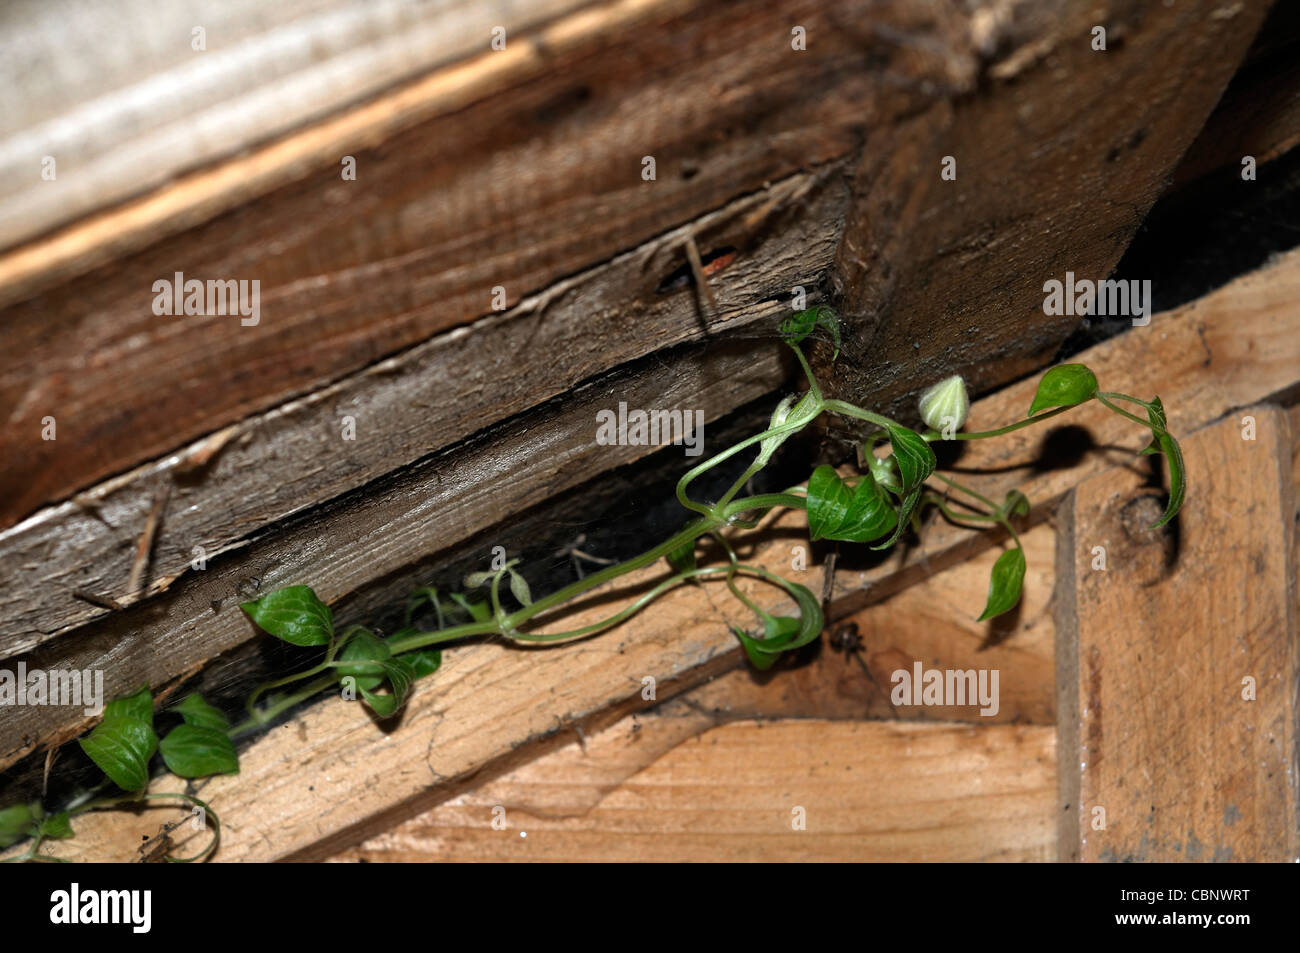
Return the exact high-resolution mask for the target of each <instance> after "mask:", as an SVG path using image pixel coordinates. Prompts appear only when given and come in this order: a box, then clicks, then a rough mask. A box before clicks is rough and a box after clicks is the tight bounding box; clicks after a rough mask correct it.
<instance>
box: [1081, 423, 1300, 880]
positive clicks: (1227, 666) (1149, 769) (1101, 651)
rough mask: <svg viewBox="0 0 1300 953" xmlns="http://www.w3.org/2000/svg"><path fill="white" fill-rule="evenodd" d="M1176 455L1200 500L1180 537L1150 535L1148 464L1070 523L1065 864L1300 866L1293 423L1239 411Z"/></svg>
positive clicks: (1094, 494)
mask: <svg viewBox="0 0 1300 953" xmlns="http://www.w3.org/2000/svg"><path fill="white" fill-rule="evenodd" d="M1245 416H1251V417H1253V418H1254V419H1255V421H1256V426H1257V428H1258V429H1257V439H1255V440H1245V439H1243V430H1242V427H1243V424H1242V420H1241V418H1243V417H1245ZM1183 447H1184V451H1185V455H1186V460H1187V468H1188V472H1189V474H1190V480H1189V486H1190V490H1189V493H1190V494H1191V496H1190V497H1189V500H1190V502H1189V504H1188V505H1186V506H1185V507H1184V508H1183V510H1182V512H1181V514H1180V515H1179V518H1178V520H1177V521H1176V523H1174V524H1172V528H1171V529H1168V530H1165V531H1150V530H1148V529H1147V527H1149V526H1150V524H1151V523H1153V522H1154V521H1155V520H1154V517H1158V515H1159V513H1160V509H1161V506H1160V503H1159V498H1158V492H1157V491H1154V490H1151V489H1147V488H1144V478H1145V477H1146V472H1144V471H1145V468H1144V467H1132V468H1131V470H1130V469H1117V470H1114V471H1111V472H1108V473H1104V474H1100V475H1098V476H1095V477H1092V478H1090V479H1088V480H1086V481H1084V482H1083V483H1081V484H1080V486H1079V487H1078V488H1077V489H1076V490H1075V491H1074V493H1073V495H1072V497H1071V499H1070V502H1069V503H1068V504H1067V507H1066V509H1065V512H1064V514H1063V518H1062V523H1063V530H1062V534H1061V537H1060V539H1061V545H1062V549H1061V559H1060V561H1059V564H1060V565H1061V567H1062V578H1061V579H1060V582H1059V587H1058V588H1059V591H1060V592H1061V598H1060V599H1059V600H1058V602H1057V608H1058V612H1059V614H1058V633H1059V634H1058V646H1059V650H1060V662H1059V668H1058V672H1059V677H1060V692H1061V701H1060V706H1059V711H1060V745H1059V752H1060V760H1061V769H1060V770H1061V774H1060V780H1061V794H1060V804H1059V805H1058V812H1059V818H1060V825H1061V826H1060V836H1061V847H1060V852H1061V857H1062V859H1081V860H1085V861H1090V860H1103V861H1177V860H1190V861H1197V860H1200V861H1206V860H1214V861H1231V860H1237V861H1265V860H1271V861H1295V860H1297V859H1300V815H1298V814H1297V804H1298V803H1300V800H1298V798H1297V786H1298V784H1300V780H1298V777H1297V771H1296V761H1297V748H1296V744H1297V731H1296V729H1297V712H1298V711H1300V708H1298V704H1300V699H1298V698H1297V688H1298V686H1300V658H1298V650H1300V646H1298V643H1297V629H1296V565H1295V554H1296V549H1295V521H1294V517H1295V499H1294V486H1293V483H1292V436H1291V433H1290V427H1289V423H1288V419H1287V415H1286V413H1285V412H1283V411H1282V410H1279V409H1277V408H1271V407H1253V408H1243V409H1240V410H1238V411H1235V412H1234V413H1232V414H1231V415H1229V416H1228V417H1226V418H1224V419H1223V420H1222V421H1220V422H1218V423H1216V424H1214V425H1212V426H1210V427H1207V428H1205V429H1203V430H1200V431H1198V432H1196V433H1194V434H1192V435H1190V436H1189V437H1187V438H1186V439H1185V440H1184V441H1183ZM1098 546H1100V547H1104V549H1105V558H1106V569H1105V571H1099V570H1096V569H1094V568H1093V566H1094V560H1095V558H1096V554H1095V553H1094V547H1098ZM1248 692H1250V693H1251V694H1252V695H1253V697H1249V696H1248V694H1247V693H1248ZM1100 811H1104V816H1103V815H1102V814H1101V813H1099V812H1100ZM1103 822H1104V825H1103Z"/></svg>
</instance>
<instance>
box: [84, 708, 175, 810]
mask: <svg viewBox="0 0 1300 953" xmlns="http://www.w3.org/2000/svg"><path fill="white" fill-rule="evenodd" d="M77 743H78V744H79V745H81V750H82V751H84V752H86V754H87V755H88V756H89V757H90V760H91V761H93V762H95V764H96V765H98V766H99V769H100V770H101V771H103V772H104V773H105V774H106V775H108V778H109V780H110V781H112V782H113V783H114V784H116V785H117V786H118V787H120V788H121V789H122V790H124V791H139V790H141V789H143V788H144V786H145V785H146V784H148V783H149V759H150V758H152V757H153V753H154V752H155V751H157V750H158V736H157V735H155V734H154V732H153V726H152V725H151V724H150V723H149V722H147V721H143V720H142V719H140V718H135V717H132V716H130V715H122V714H114V715H105V717H104V720H103V721H101V722H100V723H99V724H98V725H96V726H95V729H94V731H92V732H91V733H90V734H88V735H87V736H86V737H84V738H79V739H78V740H77Z"/></svg>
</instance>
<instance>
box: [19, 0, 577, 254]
mask: <svg viewBox="0 0 1300 953" xmlns="http://www.w3.org/2000/svg"><path fill="white" fill-rule="evenodd" d="M580 6H582V3H581V2H580V0H526V2H521V0H475V2H473V3H463V2H460V0H279V2H276V3H273V4H268V3H264V2H262V0H233V2H222V3H218V4H214V3H211V2H207V0H170V2H168V3H163V4H159V3H155V2H152V0H109V2H105V3H98V4H95V5H93V6H87V5H85V4H78V3H75V2H72V3H69V2H51V3H44V2H23V0H15V2H12V3H7V4H5V6H4V9H3V11H0V16H2V18H3V22H2V23H0V247H3V246H8V245H11V244H14V243H16V242H18V241H22V240H27V239H32V238H35V237H36V236H37V235H39V234H41V233H42V232H46V231H48V230H49V229H50V228H52V227H54V226H56V225H62V224H65V223H67V222H68V221H70V220H72V219H74V218H76V217H77V216H81V215H85V214H87V213H89V212H91V211H94V210H97V209H100V208H103V207H104V206H108V205H113V204H115V203H117V202H120V201H122V200H124V199H128V198H133V197H135V196H137V195H140V194H142V193H144V192H147V191H149V190H150V189H153V188H156V187H158V186H161V185H163V184H164V183H166V182H168V181H169V180H170V179H172V178H174V177H176V176H177V175H179V174H181V173H184V172H188V171H190V170H192V169H194V168H195V167H197V166H201V165H204V164H207V163H210V162H213V161H216V160H219V159H223V158H226V157H228V156H231V155H234V154H236V153H239V152H241V151H243V150H246V149H249V148H250V147H253V146H256V145H259V144H261V143H263V142H265V141H266V140H267V139H270V138H272V137H274V136H276V135H280V134H282V133H284V132H287V131H289V130H291V129H293V128H295V127H297V126H301V125H302V124H304V123H306V122H309V121H312V120H316V119H319V118H321V117H322V116H325V115H328V114H329V113H331V112H333V111H336V110H338V109H339V108H341V107H344V106H347V105H350V104H354V103H357V102H360V101H362V100H364V99H366V98H368V97H371V96H374V95H375V94H377V93H380V92H381V91H383V90H385V88H386V87H390V86H392V85H394V84H396V83H398V82H400V81H404V80H409V79H410V78H411V77H412V76H414V75H417V74H419V73H421V72H425V71H427V70H429V69H431V68H434V67H437V66H439V65H443V64H447V63H450V62H452V61H455V60H460V59H468V58H469V57H471V56H476V55H478V54H480V53H483V52H485V51H486V50H487V49H488V44H489V41H490V39H491V30H492V28H493V27H494V26H498V25H499V26H502V27H503V28H505V29H506V31H507V36H508V37H509V36H513V35H515V34H516V33H517V32H518V31H523V30H526V29H527V28H528V27H530V26H536V25H537V24H539V23H541V22H544V21H545V20H547V19H550V18H554V17H556V16H558V15H560V14H563V13H566V12H569V11H571V10H573V9H574V8H576V7H580ZM199 26H201V27H202V28H203V29H204V31H205V35H204V37H203V39H204V48H203V49H202V50H195V49H194V48H193V46H192V43H193V41H194V37H193V34H192V32H191V31H192V30H194V29H195V28H196V27H199ZM44 156H52V157H54V158H55V159H56V160H57V163H58V165H57V171H58V177H57V178H56V179H54V180H53V181H47V180H44V179H42V176H41V160H42V158H43V157H44Z"/></svg>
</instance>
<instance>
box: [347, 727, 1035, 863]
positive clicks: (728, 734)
mask: <svg viewBox="0 0 1300 953" xmlns="http://www.w3.org/2000/svg"><path fill="white" fill-rule="evenodd" d="M668 720H670V719H667V718H643V719H639V720H638V721H636V722H635V723H629V722H620V723H619V724H618V725H616V726H614V727H612V728H609V729H607V730H606V731H604V732H602V733H601V734H599V735H596V736H595V737H593V738H591V739H589V740H588V741H587V745H586V748H585V750H584V749H583V748H582V747H581V746H580V745H579V744H578V743H577V742H573V743H571V744H569V745H568V746H566V747H565V748H563V749H561V750H560V751H557V752H555V753H554V754H552V755H549V756H547V757H545V758H539V759H538V760H537V761H534V762H532V763H531V764H528V765H526V766H525V767H522V768H520V769H518V770H516V771H513V772H511V773H510V774H508V775H505V776H503V777H500V778H497V779H495V780H492V781H489V782H488V783H486V784H484V785H482V786H481V787H478V788H476V789H475V790H474V791H472V792H467V793H465V794H462V795H460V796H459V797H456V798H454V799H453V800H451V801H448V802H447V803H446V804H443V805H440V806H439V807H438V808H436V809H434V810H432V811H429V812H428V813H426V814H423V815H421V816H420V817H418V818H415V819H413V820H411V821H409V822H407V823H406V824H402V825H400V826H399V827H396V828H394V829H393V830H391V831H388V832H386V833H384V834H382V835H380V836H378V837H375V838H372V839H370V840H368V841H366V842H365V843H364V844H362V845H360V846H359V847H357V848H355V849H352V850H348V851H345V852H342V853H340V854H338V855H336V856H335V857H334V858H333V859H335V860H341V861H358V860H364V861H433V860H436V861H467V860H478V861H483V860H493V861H501V860H515V861H523V860H533V861H539V860H545V861H557V860H587V861H626V860H642V861H719V860H725V861H772V860H823V861H824V860H834V861H869V860H876V861H1026V860H1040V861H1041V860H1051V859H1052V856H1053V849H1054V844H1053V831H1052V823H1051V819H1050V818H1051V804H1052V801H1053V797H1054V794H1055V787H1054V785H1055V778H1054V773H1055V763H1054V758H1055V751H1054V744H1053V741H1054V732H1053V729H1051V728H1049V727H1044V726H1017V725H987V726H975V725H951V724H942V723H927V724H894V723H889V722H829V721H777V722H738V723H735V724H730V725H726V726H723V727H719V728H714V729H712V730H710V731H707V732H705V733H704V734H702V735H699V736H697V737H693V738H691V739H689V740H686V741H683V742H682V743H680V744H677V745H675V746H674V747H672V748H671V749H670V750H668V751H667V752H666V753H663V754H659V753H658V752H657V751H656V750H655V749H656V747H657V746H658V744H659V740H660V739H659V737H658V736H659V735H661V734H667V735H671V734H672V732H673V726H672V725H671V724H662V722H664V721H668ZM498 807H499V808H503V809H504V812H505V813H504V819H505V822H506V824H507V826H506V827H505V829H503V830H497V829H494V828H493V827H492V820H493V817H494V813H493V810H494V808H498ZM800 809H801V811H800ZM800 813H801V814H802V818H803V821H804V823H805V824H806V828H805V829H803V830H795V829H793V828H792V824H793V823H794V822H795V819H796V817H798V816H800ZM497 816H500V815H497ZM522 835H527V836H522Z"/></svg>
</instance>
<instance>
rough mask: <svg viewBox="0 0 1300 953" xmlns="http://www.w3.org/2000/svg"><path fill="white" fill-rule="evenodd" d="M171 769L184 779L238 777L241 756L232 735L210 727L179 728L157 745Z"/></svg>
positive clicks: (187, 724)
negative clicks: (219, 775) (221, 775)
mask: <svg viewBox="0 0 1300 953" xmlns="http://www.w3.org/2000/svg"><path fill="white" fill-rule="evenodd" d="M158 749H159V750H160V751H161V752H162V756H163V761H165V762H166V763H167V768H168V770H170V771H171V773H172V774H174V775H176V776H177V777H181V778H206V777H208V776H209V775H212V774H238V773H239V755H237V754H236V753H235V745H234V743H233V742H232V741H231V740H230V736H229V735H228V734H226V732H225V731H222V730H221V729H219V728H212V727H209V726H207V725H193V724H189V723H186V724H183V725H177V726H176V727H175V728H173V729H172V730H171V731H169V732H168V733H167V737H165V738H163V740H162V742H161V743H160V744H159V745H158Z"/></svg>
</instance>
